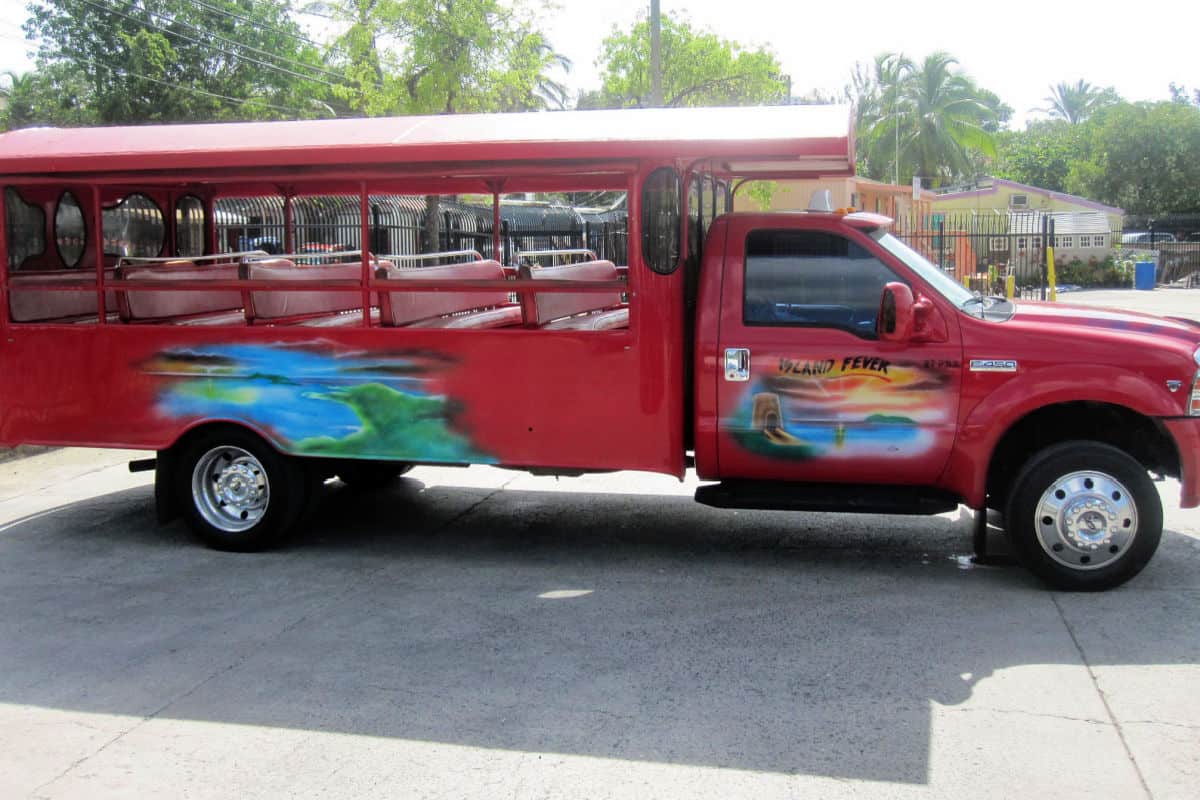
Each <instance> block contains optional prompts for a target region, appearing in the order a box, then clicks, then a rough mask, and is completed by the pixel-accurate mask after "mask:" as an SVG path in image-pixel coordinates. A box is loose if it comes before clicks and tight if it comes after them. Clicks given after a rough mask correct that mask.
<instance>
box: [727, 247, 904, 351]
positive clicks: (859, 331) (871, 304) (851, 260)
mask: <svg viewBox="0 0 1200 800" xmlns="http://www.w3.org/2000/svg"><path fill="white" fill-rule="evenodd" d="M896 280H899V279H898V278H897V276H896V274H895V273H894V272H892V271H891V270H890V269H888V268H887V267H886V266H884V265H883V263H882V262H881V261H879V260H878V259H877V258H875V256H873V255H871V253H870V252H868V251H867V250H866V249H865V248H864V247H862V246H861V245H859V244H857V243H855V242H852V241H850V240H849V239H845V238H843V237H841V236H837V235H835V234H831V233H824V232H819V231H771V230H763V231H753V232H752V233H751V234H750V235H749V237H747V240H746V272H745V286H744V298H743V305H742V319H743V321H744V322H745V323H746V324H747V325H780V326H791V325H795V326H803V327H821V328H841V329H843V330H847V331H849V332H851V333H853V334H855V335H856V336H860V337H862V338H864V339H873V338H875V321H876V318H877V316H878V314H879V301H880V296H881V295H882V294H883V287H884V285H885V284H887V283H888V282H890V281H896Z"/></svg>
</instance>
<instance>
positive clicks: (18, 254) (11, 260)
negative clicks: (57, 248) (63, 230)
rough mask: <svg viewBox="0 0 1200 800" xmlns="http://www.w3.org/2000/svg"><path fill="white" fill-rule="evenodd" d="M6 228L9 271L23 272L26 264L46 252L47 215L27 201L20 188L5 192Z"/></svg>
mask: <svg viewBox="0 0 1200 800" xmlns="http://www.w3.org/2000/svg"><path fill="white" fill-rule="evenodd" d="M4 208H5V228H6V230H7V231H8V235H7V237H6V239H7V245H8V269H9V272H13V271H16V270H20V269H21V268H22V267H24V266H25V262H27V261H29V260H31V259H34V258H37V257H38V256H42V255H45V253H46V212H45V211H43V210H42V208H41V207H40V206H37V205H34V204H33V203H28V202H26V201H25V198H23V197H22V196H21V194H20V192H18V191H17V190H16V189H13V188H12V187H6V188H5V190H4Z"/></svg>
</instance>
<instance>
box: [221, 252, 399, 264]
mask: <svg viewBox="0 0 1200 800" xmlns="http://www.w3.org/2000/svg"><path fill="white" fill-rule="evenodd" d="M362 254H363V251H362V250H331V251H329V252H328V253H324V252H322V253H263V252H261V251H260V252H257V253H253V254H250V255H247V256H245V257H244V258H243V259H242V261H243V262H246V263H252V262H254V261H263V260H264V259H276V258H284V259H287V260H289V261H296V262H301V261H303V260H305V259H307V260H309V261H311V260H313V259H318V258H350V257H351V256H357V257H358V258H360V259H361V258H362ZM367 257H368V258H369V259H371V263H376V262H378V261H379V259H380V256H377V255H375V254H373V253H371V252H370V251H368V252H367ZM343 263H353V262H343Z"/></svg>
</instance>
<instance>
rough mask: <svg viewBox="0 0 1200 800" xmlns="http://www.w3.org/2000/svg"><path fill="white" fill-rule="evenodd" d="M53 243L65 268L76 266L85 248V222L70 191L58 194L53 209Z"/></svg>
mask: <svg viewBox="0 0 1200 800" xmlns="http://www.w3.org/2000/svg"><path fill="white" fill-rule="evenodd" d="M54 245H55V247H57V248H58V258H59V260H60V261H61V262H62V265H63V266H64V267H66V268H67V269H74V268H75V267H78V266H79V261H80V259H82V258H83V251H84V250H86V249H87V223H86V222H85V221H84V219H83V210H82V209H81V208H80V207H79V201H78V200H76V199H75V195H73V194H72V193H71V192H70V191H66V192H63V193H62V194H61V195H60V196H59V198H58V205H57V207H56V208H55V211H54Z"/></svg>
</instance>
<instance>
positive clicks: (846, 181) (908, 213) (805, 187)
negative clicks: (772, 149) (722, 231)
mask: <svg viewBox="0 0 1200 800" xmlns="http://www.w3.org/2000/svg"><path fill="white" fill-rule="evenodd" d="M820 189H828V190H829V191H830V192H832V193H833V207H834V208H857V209H858V210H859V211H872V212H875V213H877V214H883V215H885V216H888V217H891V218H892V219H896V220H899V219H913V218H914V215H915V216H916V218H920V217H923V216H925V215H928V214H929V213H930V210H931V208H932V203H933V201H934V197H935V195H934V193H933V192H931V191H929V190H927V189H920V190H918V192H917V197H916V199H914V198H913V188H912V187H911V186H897V185H895V184H891V183H880V182H879V181H873V180H870V179H868V178H862V177H858V176H853V177H849V178H823V179H818V180H808V181H779V183H778V186H777V189H776V191H775V194H774V195H773V196H772V197H771V206H770V208H767V209H762V208H760V207H759V205H758V204H757V203H756V202H755V201H754V200H753V199H751V197H750V196H749V194H748V193H747V192H746V190H745V189H743V190H742V191H740V192H738V194H737V196H736V197H735V198H734V202H733V208H734V210H735V211H803V210H804V209H806V208H808V206H809V203H810V202H811V201H812V196H813V192H815V191H817V190H820Z"/></svg>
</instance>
